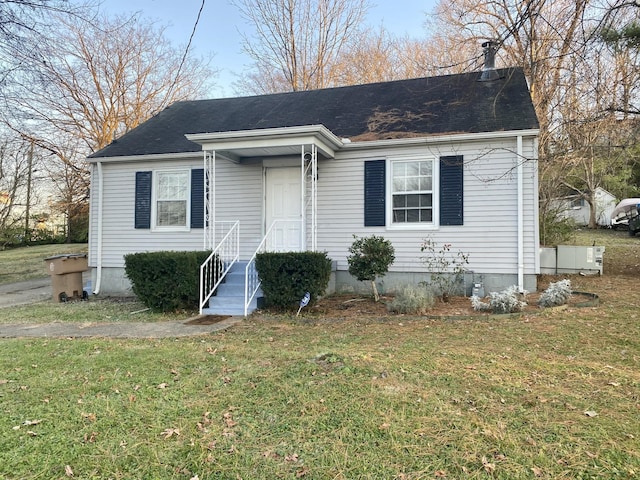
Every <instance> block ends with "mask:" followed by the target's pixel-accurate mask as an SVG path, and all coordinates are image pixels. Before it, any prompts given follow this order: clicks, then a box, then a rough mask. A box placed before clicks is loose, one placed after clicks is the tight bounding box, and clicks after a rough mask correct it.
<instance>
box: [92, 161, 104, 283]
mask: <svg viewBox="0 0 640 480" xmlns="http://www.w3.org/2000/svg"><path fill="white" fill-rule="evenodd" d="M97 166H98V225H97V232H96V235H97V237H98V238H97V247H96V256H97V258H96V288H94V289H93V294H94V295H98V294H99V293H100V284H101V283H102V207H103V198H102V197H103V193H104V182H103V180H102V162H98V163H97Z"/></svg>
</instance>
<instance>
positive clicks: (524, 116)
mask: <svg viewBox="0 0 640 480" xmlns="http://www.w3.org/2000/svg"><path fill="white" fill-rule="evenodd" d="M486 70H487V69H486ZM488 73H489V74H488V75H487V71H483V73H482V75H481V74H480V73H479V72H473V73H464V74H456V75H448V76H440V77H431V78H416V79H410V80H400V81H392V82H384V83H374V84H367V85H357V86H348V87H339V88H329V89H322V90H314V91H302V92H291V93H280V94H271V95H261V96H252V97H238V98H221V99H214V100H199V101H183V102H177V103H175V104H173V105H171V106H170V107H168V108H166V109H165V110H164V111H162V112H160V113H159V114H157V115H156V116H154V117H153V118H151V119H149V120H148V121H146V122H144V123H143V124H141V125H140V126H138V127H137V128H135V129H134V130H132V131H130V132H128V133H127V134H125V135H123V136H122V137H121V138H119V139H117V140H115V141H114V142H113V143H112V144H110V145H109V146H107V147H105V148H104V149H102V150H100V151H98V152H96V153H94V154H93V155H91V156H90V157H89V159H88V160H89V162H91V164H92V189H91V226H90V239H89V266H90V268H91V269H92V280H93V285H94V287H95V289H96V290H97V292H98V293H105V294H122V293H124V292H127V291H130V290H129V288H130V285H129V283H128V280H127V279H126V277H125V275H124V262H123V255H125V254H127V253H132V252H140V251H156V250H198V249H213V248H216V247H217V248H218V255H219V257H218V258H220V259H222V264H223V268H224V270H225V272H227V271H228V272H229V273H228V277H229V279H231V278H236V282H231V281H227V282H225V285H227V284H229V285H228V286H227V287H225V288H226V289H230V288H232V287H231V285H233V284H234V283H237V286H236V287H235V290H236V291H235V293H233V294H232V295H231V297H233V296H236V297H242V300H243V301H244V305H243V309H241V310H240V311H234V312H235V313H245V314H246V313H247V312H249V311H251V310H252V308H254V307H255V298H253V302H254V303H253V304H251V303H250V302H251V300H252V299H251V297H252V296H254V293H255V291H256V289H257V283H256V282H257V280H256V277H255V271H253V270H252V262H251V260H252V257H253V256H254V254H255V252H256V251H257V250H258V249H261V250H276V251H300V250H314V251H325V252H327V254H328V256H329V257H330V258H331V259H332V260H333V262H334V265H335V275H334V282H333V281H332V288H335V290H336V291H345V290H348V289H358V288H366V287H367V286H366V285H360V284H359V282H357V281H355V280H354V279H353V278H352V277H351V276H350V275H349V273H348V271H347V269H348V265H347V260H346V258H347V256H348V249H349V246H350V245H351V243H352V242H353V235H354V234H355V235H357V236H360V237H362V236H368V235H372V234H375V235H381V236H383V237H384V238H386V239H388V240H390V241H391V242H392V243H393V246H394V248H395V252H396V260H395V262H394V264H393V265H392V267H391V269H390V271H389V273H388V274H387V275H386V276H385V277H384V285H382V288H383V291H386V292H390V291H393V290H394V289H395V288H396V287H398V286H399V285H402V284H405V283H407V282H418V281H421V280H424V279H425V276H426V272H425V267H424V264H423V263H422V262H421V259H420V257H421V253H420V245H421V244H422V242H423V240H424V239H425V238H430V239H432V240H433V241H434V242H436V243H439V244H451V246H452V247H451V248H452V250H454V251H458V250H460V251H462V252H464V253H465V254H468V257H469V265H468V268H469V270H470V273H468V274H467V276H468V277H469V282H471V281H475V282H482V283H483V285H484V288H485V291H496V290H501V289H503V288H505V287H507V286H510V285H518V286H520V287H521V288H523V289H526V290H529V291H532V290H535V288H536V274H537V273H538V272H539V253H538V250H539V241H538V174H537V136H538V121H537V118H536V115H535V112H534V108H533V105H532V102H531V97H530V94H529V90H528V86H527V82H526V79H525V76H524V74H523V72H522V70H521V69H519V68H506V69H497V70H495V69H493V68H491V67H489V68H488ZM207 268H208V267H205V269H204V277H205V278H204V283H207V278H209V277H210V276H211V275H210V270H208V269H207ZM207 272H209V273H207ZM207 287H208V288H207V292H210V291H211V290H212V288H213V286H212V285H207ZM207 292H205V294H204V297H205V299H204V303H203V305H202V309H204V310H206V309H207V308H208V303H207V301H206V297H207ZM226 295H227V293H225V295H223V299H222V300H217V301H218V302H219V303H220V304H219V305H218V307H216V308H217V310H218V311H217V312H214V310H215V309H214V308H213V307H212V309H211V312H212V313H232V312H230V311H229V312H225V311H223V310H224V308H226V307H229V308H230V306H231V305H232V304H234V302H235V301H238V302H240V300H239V299H231V298H226ZM218 296H220V295H217V296H216V297H214V298H217V297H218ZM225 298H226V299H225ZM247 302H249V304H247ZM252 305H253V306H252Z"/></svg>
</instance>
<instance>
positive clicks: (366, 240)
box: [347, 235, 396, 302]
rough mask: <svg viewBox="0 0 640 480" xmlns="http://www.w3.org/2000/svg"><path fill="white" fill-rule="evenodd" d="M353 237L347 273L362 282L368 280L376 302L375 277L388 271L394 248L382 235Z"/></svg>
mask: <svg viewBox="0 0 640 480" xmlns="http://www.w3.org/2000/svg"><path fill="white" fill-rule="evenodd" d="M353 238H354V239H355V240H354V241H353V243H352V244H351V247H349V253H350V254H351V255H349V256H348V257H347V262H348V263H349V273H350V274H351V275H353V276H354V277H356V278H357V279H358V280H359V281H361V282H363V281H365V280H368V281H370V282H371V289H372V290H373V298H374V299H375V301H376V302H377V301H378V300H380V295H379V294H378V288H377V287H376V279H377V278H378V277H384V276H385V275H386V273H387V272H388V271H389V267H390V266H391V264H392V263H393V261H394V260H395V259H396V257H395V250H394V248H393V245H392V244H391V242H390V241H389V240H385V239H384V237H377V236H376V235H371V236H370V237H362V238H358V237H357V236H356V235H354V236H353Z"/></svg>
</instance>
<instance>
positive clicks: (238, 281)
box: [202, 262, 262, 316]
mask: <svg viewBox="0 0 640 480" xmlns="http://www.w3.org/2000/svg"><path fill="white" fill-rule="evenodd" d="M246 268H247V262H236V263H234V264H233V266H232V267H231V270H229V273H227V277H226V281H225V282H224V283H221V284H220V285H219V286H218V290H217V292H216V294H215V295H214V296H212V297H211V298H210V299H209V306H208V307H205V308H203V309H202V313H203V315H240V316H244V280H245V269H246ZM259 297H262V291H261V290H258V292H257V293H256V295H255V297H253V300H252V301H251V304H250V305H249V308H248V309H247V315H249V314H250V313H251V312H253V311H254V310H256V309H257V308H258V298H259Z"/></svg>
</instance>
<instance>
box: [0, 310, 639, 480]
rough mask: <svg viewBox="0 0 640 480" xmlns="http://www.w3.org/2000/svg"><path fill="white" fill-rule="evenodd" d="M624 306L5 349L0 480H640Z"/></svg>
mask: <svg viewBox="0 0 640 480" xmlns="http://www.w3.org/2000/svg"><path fill="white" fill-rule="evenodd" d="M637 300H638V299H637V298H636V299H635V301H637ZM620 310H621V314H615V315H614V314H612V313H611V312H610V311H608V310H605V311H598V310H597V309H596V310H594V311H588V312H585V313H584V314H583V313H582V312H572V313H571V314H568V313H566V312H554V313H553V314H549V315H544V316H537V317H531V318H520V319H517V320H514V319H511V320H509V319H501V320H492V321H477V320H476V321H472V320H469V321H455V322H447V321H421V320H406V319H405V320H403V321H402V322H397V321H375V320H368V321H360V322H340V323H334V322H330V321H321V320H316V321H313V322H311V321H309V320H306V321H305V320H302V321H299V322H292V321H278V320H274V319H271V320H261V319H256V320H254V321H247V322H245V323H244V324H242V325H241V326H240V327H237V328H234V329H232V330H229V331H227V332H224V333H220V334H216V335H211V336H206V337H195V338H190V339H167V340H148V341H143V340H138V341H135V340H127V341H122V340H71V339H38V340H4V341H2V342H1V345H2V349H1V353H0V371H1V372H3V373H2V376H0V395H1V399H2V401H1V407H0V409H1V410H2V412H1V413H2V415H0V444H2V445H3V448H2V449H0V476H1V477H4V478H62V477H64V475H65V466H66V465H69V467H70V468H71V469H72V471H73V472H74V475H75V477H76V478H186V479H189V478H193V477H194V476H195V475H198V476H199V478H252V479H254V478H255V479H271V478H296V477H297V476H302V477H304V478H317V479H323V478H345V479H346V478H371V479H377V478H437V477H438V475H443V474H446V478H509V479H513V478H516V479H517V478H549V479H550V478H634V477H635V476H636V475H637V474H638V472H640V447H639V445H638V438H640V422H638V421H637V418H638V400H639V399H638V391H640V373H638V372H639V371H640V370H639V368H638V367H639V365H638V363H639V360H638V358H639V357H638V353H639V349H638V338H640V327H639V326H638V325H639V323H638V321H637V317H636V318H635V320H631V318H630V316H629V314H630V313H631V309H630V307H629V306H628V305H627V306H624V307H621V308H620ZM585 412H595V413H597V416H593V417H590V416H588V415H587V414H585ZM535 472H537V473H538V475H536V474H535Z"/></svg>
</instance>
